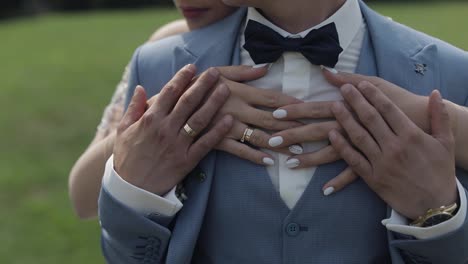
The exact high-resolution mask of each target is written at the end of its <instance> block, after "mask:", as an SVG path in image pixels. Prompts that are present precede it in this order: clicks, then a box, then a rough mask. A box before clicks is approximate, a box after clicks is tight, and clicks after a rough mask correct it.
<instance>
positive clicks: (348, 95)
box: [330, 82, 457, 219]
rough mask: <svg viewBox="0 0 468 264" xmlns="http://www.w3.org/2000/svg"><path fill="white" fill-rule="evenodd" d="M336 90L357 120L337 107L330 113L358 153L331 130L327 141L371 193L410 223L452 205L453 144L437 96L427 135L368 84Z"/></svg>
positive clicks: (454, 194)
mask: <svg viewBox="0 0 468 264" xmlns="http://www.w3.org/2000/svg"><path fill="white" fill-rule="evenodd" d="M341 91H342V94H343V97H344V98H345V100H346V102H347V103H348V104H349V105H350V107H351V108H352V110H353V111H354V112H355V113H356V115H357V119H358V120H359V121H358V120H356V119H355V118H354V117H353V115H352V114H351V112H350V111H349V110H348V109H346V108H345V107H344V105H343V104H342V103H335V104H334V106H333V108H332V111H333V113H334V115H335V116H336V119H337V121H338V122H339V123H340V125H341V126H342V127H343V129H344V130H345V132H346V133H347V134H348V136H349V138H350V140H351V142H352V144H353V145H354V146H355V147H356V148H357V149H358V150H356V149H355V148H353V147H352V145H351V144H350V143H349V142H348V141H347V140H346V139H345V138H344V137H343V136H341V135H340V134H339V133H338V132H337V131H332V132H331V133H330V141H331V143H332V145H333V147H334V148H335V149H336V150H337V151H338V152H339V153H340V155H341V156H342V157H343V159H344V160H345V161H346V162H347V163H348V164H349V165H350V166H351V168H352V169H353V170H354V171H355V172H357V173H358V174H359V175H360V176H361V177H362V179H363V180H364V181H365V182H366V183H367V184H368V185H369V187H370V188H371V189H373V190H374V191H375V192H376V193H377V194H378V195H379V196H380V197H381V198H382V199H383V200H384V201H385V202H386V203H387V204H389V205H390V206H391V207H392V208H393V209H394V210H396V211H397V212H399V213H400V214H402V215H404V216H406V217H407V218H410V219H416V218H417V217H419V216H421V215H423V214H424V213H425V212H426V211H427V210H428V209H432V208H438V207H440V206H447V205H450V204H452V203H453V202H455V201H456V199H457V187H456V178H455V154H454V148H455V147H454V139H453V135H452V131H451V128H450V118H449V114H448V111H447V109H446V107H445V105H444V102H443V101H442V98H441V96H440V94H439V92H433V93H432V94H431V97H430V100H429V111H430V117H431V119H430V120H431V122H430V123H431V134H427V133H425V132H424V131H423V130H422V129H420V128H419V127H418V126H416V125H415V124H414V123H413V122H412V121H411V120H410V119H409V118H408V117H407V116H406V115H405V114H404V113H403V112H402V111H401V110H400V109H399V108H398V107H397V106H396V105H395V104H394V103H393V102H392V101H391V100H390V99H389V98H388V97H387V96H385V95H384V94H383V93H382V92H381V91H380V90H379V89H378V88H377V87H375V86H374V85H373V84H371V83H369V82H361V83H360V84H359V85H358V88H356V87H355V86H353V85H350V84H348V85H344V86H343V87H342V88H341Z"/></svg>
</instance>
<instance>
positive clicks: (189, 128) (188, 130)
mask: <svg viewBox="0 0 468 264" xmlns="http://www.w3.org/2000/svg"><path fill="white" fill-rule="evenodd" d="M184 130H185V132H187V134H188V135H189V136H191V137H196V136H197V134H198V133H197V131H195V130H193V129H192V128H191V127H190V126H189V124H188V123H186V124H185V126H184Z"/></svg>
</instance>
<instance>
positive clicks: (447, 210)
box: [410, 203, 458, 227]
mask: <svg viewBox="0 0 468 264" xmlns="http://www.w3.org/2000/svg"><path fill="white" fill-rule="evenodd" d="M457 208H458V204H457V203H453V204H451V205H447V206H441V207H439V208H433V209H429V210H427V212H426V213H425V214H424V215H422V216H420V217H418V218H417V219H416V220H414V221H413V222H412V223H411V224H410V226H416V227H421V226H422V225H423V224H424V222H425V221H426V220H427V219H429V218H431V217H433V216H436V215H439V214H445V215H447V214H448V215H450V216H453V212H455V211H456V210H457Z"/></svg>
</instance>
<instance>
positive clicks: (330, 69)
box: [320, 65, 338, 74]
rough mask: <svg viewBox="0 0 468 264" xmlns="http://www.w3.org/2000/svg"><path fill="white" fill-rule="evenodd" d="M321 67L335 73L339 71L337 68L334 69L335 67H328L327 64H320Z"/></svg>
mask: <svg viewBox="0 0 468 264" xmlns="http://www.w3.org/2000/svg"><path fill="white" fill-rule="evenodd" d="M320 68H322V70H323V69H325V70H327V71H329V72H331V73H333V74H338V71H337V70H336V69H334V68H329V67H326V66H323V65H320Z"/></svg>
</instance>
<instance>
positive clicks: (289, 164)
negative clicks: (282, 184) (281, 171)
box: [286, 159, 300, 169]
mask: <svg viewBox="0 0 468 264" xmlns="http://www.w3.org/2000/svg"><path fill="white" fill-rule="evenodd" d="M299 164H300V161H299V160H298V159H290V160H287V161H286V167H288V168H290V169H293V168H296V167H297V166H299Z"/></svg>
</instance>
